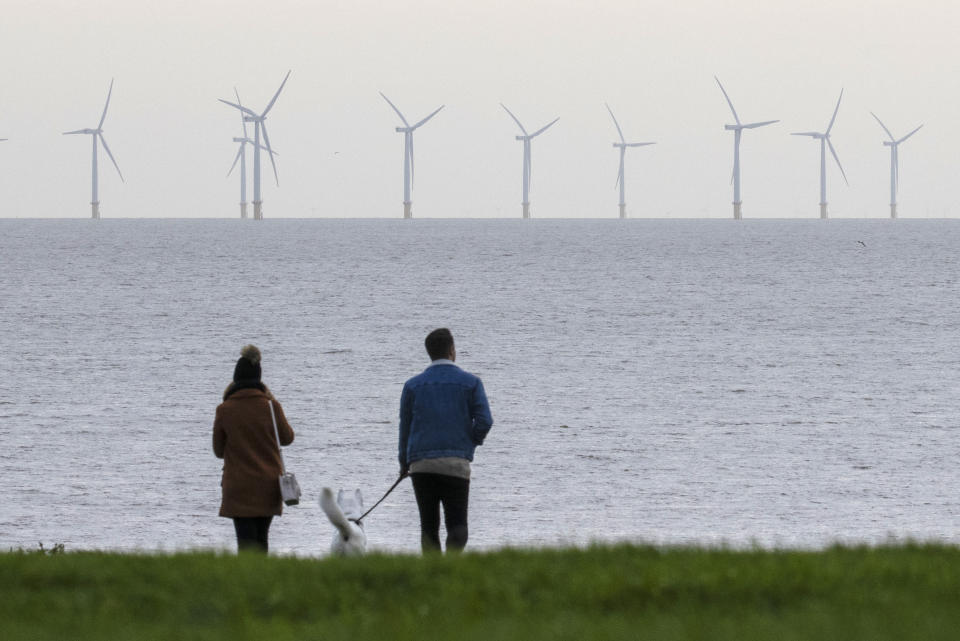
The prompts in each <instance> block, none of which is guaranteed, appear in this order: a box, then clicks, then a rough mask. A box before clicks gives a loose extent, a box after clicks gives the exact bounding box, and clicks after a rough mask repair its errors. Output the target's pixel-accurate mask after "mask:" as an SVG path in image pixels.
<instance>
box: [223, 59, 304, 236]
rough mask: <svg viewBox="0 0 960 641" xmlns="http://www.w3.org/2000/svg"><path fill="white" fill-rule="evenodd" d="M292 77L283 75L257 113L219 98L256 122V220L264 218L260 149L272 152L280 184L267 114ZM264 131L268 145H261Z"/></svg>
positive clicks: (254, 153) (271, 160)
mask: <svg viewBox="0 0 960 641" xmlns="http://www.w3.org/2000/svg"><path fill="white" fill-rule="evenodd" d="M289 77H290V72H289V71H288V72H287V75H286V76H284V77H283V82H281V83H280V88H279V89H277V92H276V93H275V94H273V98H271V99H270V102H269V103H267V106H266V108H264V110H263V111H262V112H261V113H257V112H255V111H253V110H252V109H248V108H246V107H244V106H243V105H240V104H236V103H232V102H229V101H227V100H224V99H223V98H219V100H220V102H222V103H224V104H227V105H230V106H231V107H234V108H236V109H239V110H240V111H241V112H242V113H243V114H244V116H243V120H244V121H245V122H252V123H254V128H253V218H254V220H263V199H262V198H261V197H260V150H261V149H265V150H266V151H267V153H269V154H270V164H271V165H272V166H273V177H274V179H275V180H276V181H277V186H279V185H280V177H279V176H278V175H277V163H275V162H274V161H273V150H272V148H271V147H270V136H269V135H267V123H266V120H267V114H268V113H270V110H271V109H273V105H274V103H276V102H277V98H278V97H279V96H280V92H281V91H283V86H284V85H285V84H287V78H289ZM261 133H263V142H264V143H266V146H263V147H262V146H261V145H260V134H261Z"/></svg>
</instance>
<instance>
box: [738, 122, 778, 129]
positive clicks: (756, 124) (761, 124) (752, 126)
mask: <svg viewBox="0 0 960 641" xmlns="http://www.w3.org/2000/svg"><path fill="white" fill-rule="evenodd" d="M775 122H780V121H779V120H764V121H763V122H751V123H750V124H749V125H743V126H742V128H743V129H756V128H757V127H766V126H767V125H772V124H773V123H775Z"/></svg>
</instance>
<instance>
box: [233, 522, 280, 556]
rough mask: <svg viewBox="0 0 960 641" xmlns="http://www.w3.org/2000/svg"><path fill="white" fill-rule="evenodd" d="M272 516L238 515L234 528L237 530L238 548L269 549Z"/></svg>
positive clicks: (256, 550)
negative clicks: (268, 539)
mask: <svg viewBox="0 0 960 641" xmlns="http://www.w3.org/2000/svg"><path fill="white" fill-rule="evenodd" d="M272 520H273V517H272V516H236V517H234V518H233V529H235V530H236V531H237V549H238V550H240V551H241V552H242V551H244V550H253V551H255V552H266V551H267V535H268V532H269V531H270V521H272Z"/></svg>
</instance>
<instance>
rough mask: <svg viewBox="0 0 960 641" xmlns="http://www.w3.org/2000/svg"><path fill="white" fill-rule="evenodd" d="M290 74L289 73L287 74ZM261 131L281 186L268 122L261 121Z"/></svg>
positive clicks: (275, 176)
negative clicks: (271, 145)
mask: <svg viewBox="0 0 960 641" xmlns="http://www.w3.org/2000/svg"><path fill="white" fill-rule="evenodd" d="M287 75H289V74H287ZM260 131H262V132H263V142H264V143H266V145H267V151H268V152H269V158H270V164H271V165H272V166H273V179H274V180H276V181H277V187H279V186H280V176H279V175H277V163H276V162H274V160H273V148H271V147H270V136H268V135H267V123H265V122H262V121H261V122H260Z"/></svg>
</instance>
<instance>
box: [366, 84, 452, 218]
mask: <svg viewBox="0 0 960 641" xmlns="http://www.w3.org/2000/svg"><path fill="white" fill-rule="evenodd" d="M380 95H381V96H383V99H384V100H386V101H387V104H388V105H390V107H391V108H393V110H394V111H395V112H397V115H398V116H400V120H401V121H402V122H403V127H397V128H396V131H397V133H402V134H403V217H404V218H413V210H412V209H411V207H412V205H413V200H412V199H411V190H412V187H413V173H414V171H413V132H414V131H416V130H417V129H419V128H420V127H422V126H423V125H424V124H426V122H427V121H428V120H430V119H431V118H433V117H434V116H436V115H437V113H438V112H439V111H440V110H441V109H443V107H444V105H440V106H439V107H437V108H436V109H435V110H434V111H433V112H432V113H431V114H430V115H429V116H427V117H426V118H424V119H423V120H421V121H419V122H417V123H416V124H414V125H412V126H411V125H410V123H409V122H407V119H406V118H404V117H403V114H402V113H400V110H399V109H397V106H396V105H395V104H393V103H392V102H390V99H389V98H387V97H386V96H385V95H384V93H383V92H382V91H381V92H380Z"/></svg>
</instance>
